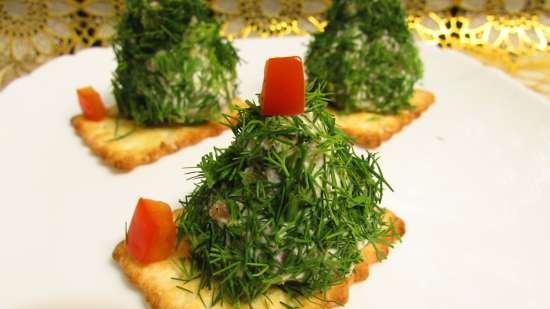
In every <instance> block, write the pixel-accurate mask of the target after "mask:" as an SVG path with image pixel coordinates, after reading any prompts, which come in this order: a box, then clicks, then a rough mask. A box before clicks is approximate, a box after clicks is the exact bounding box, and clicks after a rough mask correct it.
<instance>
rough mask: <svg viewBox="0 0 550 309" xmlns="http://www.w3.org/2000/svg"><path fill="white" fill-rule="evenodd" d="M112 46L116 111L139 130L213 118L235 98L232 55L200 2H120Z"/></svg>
mask: <svg viewBox="0 0 550 309" xmlns="http://www.w3.org/2000/svg"><path fill="white" fill-rule="evenodd" d="M113 43H114V50H115V54H116V59H117V61H118V66H117V68H116V71H115V73H114V79H113V88H114V94H115V97H116V99H117V105H118V110H119V112H120V115H122V116H123V117H126V118H130V119H133V120H134V121H136V122H137V123H138V124H140V125H171V124H196V123H201V122H205V121H207V120H211V119H215V118H217V117H219V116H220V114H221V112H222V111H223V109H224V108H225V107H226V106H228V105H229V103H230V101H231V99H232V98H233V97H234V95H235V89H236V65H237V62H238V56H237V53H236V51H235V49H234V48H233V46H232V45H231V43H229V42H228V41H226V40H225V39H222V38H221V37H220V26H219V23H218V22H217V21H216V19H215V17H214V16H213V14H212V12H211V11H210V9H209V8H208V7H207V5H206V3H205V2H204V1H196V0H159V1H147V0H126V11H125V12H124V13H123V14H122V16H121V18H120V21H119V24H118V28H117V34H116V36H115V39H114V42H113Z"/></svg>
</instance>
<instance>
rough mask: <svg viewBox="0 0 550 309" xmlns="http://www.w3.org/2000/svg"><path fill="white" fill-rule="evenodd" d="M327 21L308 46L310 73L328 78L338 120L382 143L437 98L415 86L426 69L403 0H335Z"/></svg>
mask: <svg viewBox="0 0 550 309" xmlns="http://www.w3.org/2000/svg"><path fill="white" fill-rule="evenodd" d="M327 21H328V24H327V27H326V28H325V30H324V32H321V33H317V34H315V35H314V36H313V38H312V40H311V42H310V44H309V46H308V51H307V55H306V61H305V66H306V72H307V75H308V78H309V80H310V81H312V82H317V83H326V85H327V87H326V89H327V92H328V94H329V106H330V108H331V111H332V112H333V113H334V114H335V117H336V123H337V125H338V126H339V127H340V128H341V129H342V130H343V131H344V132H345V133H346V134H348V135H349V136H350V137H352V139H353V140H354V142H355V143H357V144H359V145H361V146H364V147H368V148H372V147H377V146H379V145H380V144H381V143H382V142H383V141H385V140H387V139H389V138H391V137H392V135H393V134H394V133H396V132H399V131H400V130H401V129H402V128H403V127H404V126H406V125H407V124H408V123H410V122H411V120H412V119H414V118H416V117H418V116H420V114H422V112H424V111H425V110H426V109H427V108H428V107H429V106H430V105H431V104H432V103H433V102H434V96H433V95H432V94H431V93H430V92H428V91H423V90H415V89H414V87H415V84H416V83H417V81H418V80H419V79H420V78H421V77H422V74H423V69H422V63H421V60H420V57H419V54H418V51H417V49H416V46H415V44H414V40H413V38H412V35H411V33H410V32H409V29H408V27H407V24H406V22H405V12H404V10H403V8H402V7H401V2H400V1H399V0H372V1H362V0H349V1H348V0H334V1H332V6H331V7H330V9H329V10H328V12H327Z"/></svg>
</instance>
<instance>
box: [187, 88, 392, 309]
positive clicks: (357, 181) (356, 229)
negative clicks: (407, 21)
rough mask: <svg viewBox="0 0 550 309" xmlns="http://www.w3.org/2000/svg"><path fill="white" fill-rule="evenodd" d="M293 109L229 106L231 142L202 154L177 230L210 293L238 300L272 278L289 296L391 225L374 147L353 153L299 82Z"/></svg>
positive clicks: (328, 282) (333, 279) (309, 288)
mask: <svg viewBox="0 0 550 309" xmlns="http://www.w3.org/2000/svg"><path fill="white" fill-rule="evenodd" d="M308 88H309V90H308V92H307V94H306V111H305V113H304V114H302V115H300V116H292V117H281V116H278V117H264V116H262V115H261V114H260V111H259V107H258V106H257V105H255V104H254V103H252V102H250V101H248V102H247V104H248V107H247V108H244V109H238V116H237V117H236V118H235V119H234V120H235V121H233V122H232V123H234V124H233V125H231V129H232V130H233V133H234V134H235V138H234V140H233V142H232V144H231V145H230V146H229V147H228V148H226V149H224V150H221V149H215V151H214V153H210V154H207V155H205V156H204V157H203V158H202V161H201V163H200V164H199V166H198V167H199V169H198V170H197V174H196V175H195V177H196V178H197V179H199V180H200V183H199V184H198V186H197V188H196V189H195V190H194V191H193V192H192V193H191V194H190V195H188V196H187V197H186V198H185V199H184V200H183V201H181V204H182V206H183V208H184V211H183V215H181V216H180V217H179V218H178V220H177V226H178V238H179V240H181V239H183V238H184V237H185V239H186V240H188V241H189V243H190V245H191V252H192V265H193V268H195V269H196V270H197V271H198V272H199V273H200V278H201V284H200V287H201V288H210V289H212V290H213V295H214V296H213V303H218V302H229V303H231V304H233V305H234V306H236V307H238V306H239V304H240V303H241V302H243V303H250V302H251V301H252V300H253V299H254V298H255V297H258V296H260V295H264V294H265V293H266V291H267V290H268V289H269V288H270V287H273V286H275V287H279V288H281V289H282V290H284V291H285V292H286V293H289V294H290V295H291V296H292V297H293V298H295V300H296V301H298V299H299V298H301V297H311V296H313V295H314V293H318V292H323V291H327V290H328V289H329V287H331V286H333V285H336V284H338V283H340V282H341V281H342V280H343V279H344V278H345V277H346V276H347V275H349V274H350V271H351V269H352V268H353V266H354V265H355V264H356V263H358V262H359V261H360V260H361V254H360V249H361V248H360V247H361V246H362V245H364V241H369V242H379V241H383V239H384V237H386V236H388V235H389V233H391V227H389V226H388V225H386V224H385V223H384V222H383V221H382V215H383V213H384V211H383V210H382V209H381V208H380V207H379V203H380V201H381V199H382V193H383V189H384V187H385V186H386V185H387V183H386V181H385V179H384V177H383V175H382V172H381V170H380V167H379V165H378V163H377V156H376V155H375V154H372V153H368V155H367V156H366V157H365V156H357V155H356V154H355V153H354V151H353V149H352V147H351V144H350V140H349V139H348V138H347V137H346V136H345V135H344V134H343V133H342V132H341V131H340V130H339V129H337V128H336V125H335V121H334V118H333V117H332V116H331V115H330V114H329V113H328V112H327V111H326V96H325V94H324V93H323V92H322V91H321V90H320V89H319V88H315V89H313V88H312V87H308Z"/></svg>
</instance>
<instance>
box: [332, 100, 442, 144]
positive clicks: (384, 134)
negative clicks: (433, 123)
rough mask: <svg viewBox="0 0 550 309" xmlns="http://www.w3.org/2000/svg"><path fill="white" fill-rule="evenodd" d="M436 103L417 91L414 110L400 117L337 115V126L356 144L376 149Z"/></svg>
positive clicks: (361, 113) (402, 113) (362, 113)
mask: <svg viewBox="0 0 550 309" xmlns="http://www.w3.org/2000/svg"><path fill="white" fill-rule="evenodd" d="M434 101H435V96H434V95H433V94H432V93H431V92H428V91H425V90H415V91H414V94H413V96H412V97H411V98H410V103H411V105H412V106H413V109H412V110H410V111H401V112H400V113H399V114H398V115H381V114H376V113H368V112H358V113H351V114H346V115H344V114H336V113H335V118H336V124H337V125H338V127H340V129H342V131H344V132H345V133H346V134H348V135H349V136H350V137H351V138H352V139H353V140H354V142H355V143H356V144H358V145H360V146H363V147H366V148H374V147H378V146H380V144H382V142H384V141H386V140H388V139H390V138H391V137H392V136H393V135H394V134H395V133H397V132H399V131H400V130H401V129H402V128H403V127H405V126H406V125H407V124H409V123H410V122H411V121H413V120H414V119H415V118H417V117H419V116H420V115H421V114H422V113H423V112H424V111H425V110H427V109H428V107H430V105H432V104H433V103H434Z"/></svg>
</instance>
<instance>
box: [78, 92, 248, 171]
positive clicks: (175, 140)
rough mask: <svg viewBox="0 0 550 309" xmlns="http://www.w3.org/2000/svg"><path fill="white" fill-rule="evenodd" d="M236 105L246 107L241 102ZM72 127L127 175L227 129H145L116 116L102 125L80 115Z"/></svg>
mask: <svg viewBox="0 0 550 309" xmlns="http://www.w3.org/2000/svg"><path fill="white" fill-rule="evenodd" d="M233 103H234V104H237V105H242V104H243V103H242V102H241V101H240V100H239V99H235V100H234V102H233ZM117 122H118V123H117ZM71 124H72V125H73V127H74V128H75V130H76V132H77V134H78V135H80V137H81V138H82V140H83V141H84V143H86V144H87V145H88V146H89V147H90V149H91V150H92V152H93V153H95V154H96V155H98V156H99V157H101V158H102V159H103V161H104V162H105V163H106V164H107V165H110V166H112V167H114V168H117V169H120V170H124V171H129V170H132V169H133V168H135V167H136V166H138V165H142V164H147V163H152V162H155V161H157V160H158V159H159V158H161V157H163V156H165V155H167V154H170V153H173V152H176V151H178V150H179V149H181V148H184V147H186V146H190V145H193V144H197V143H199V142H200V141H202V140H203V139H205V138H208V137H213V136H217V135H220V134H221V133H222V132H223V131H224V130H226V129H227V126H224V125H222V124H221V123H214V122H208V123H206V124H202V125H196V126H171V127H142V126H138V125H136V124H135V123H134V122H133V121H131V120H126V119H117V117H116V115H114V116H113V115H111V116H109V117H106V118H105V119H103V120H102V121H90V120H87V119H86V118H84V117H83V116H82V115H78V116H75V117H73V118H72V119H71ZM117 126H118V128H117ZM115 130H116V134H115Z"/></svg>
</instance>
